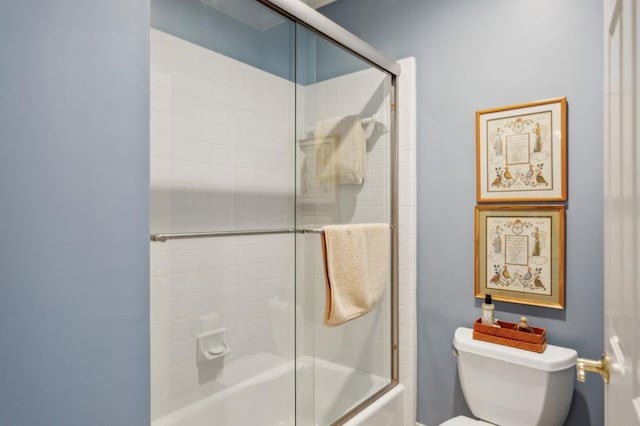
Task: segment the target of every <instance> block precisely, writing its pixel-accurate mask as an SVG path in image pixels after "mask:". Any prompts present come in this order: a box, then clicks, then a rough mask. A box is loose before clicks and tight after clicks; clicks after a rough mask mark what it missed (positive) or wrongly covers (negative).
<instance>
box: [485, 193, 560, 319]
mask: <svg viewBox="0 0 640 426" xmlns="http://www.w3.org/2000/svg"><path fill="white" fill-rule="evenodd" d="M564 211H565V210H564V206H561V205H555V206H522V205H510V206H493V205H484V206H476V224H475V230H476V238H475V255H476V256H475V259H476V264H475V296H476V297H478V298H482V297H484V295H485V293H490V294H491V296H492V298H493V299H494V300H501V301H504V302H513V303H522V304H526V305H535V306H546V307H550V308H557V309H564V220H565V214H564Z"/></svg>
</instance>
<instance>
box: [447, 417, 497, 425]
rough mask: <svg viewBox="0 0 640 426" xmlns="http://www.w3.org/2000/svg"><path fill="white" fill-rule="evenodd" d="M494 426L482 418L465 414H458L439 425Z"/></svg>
mask: <svg viewBox="0 0 640 426" xmlns="http://www.w3.org/2000/svg"><path fill="white" fill-rule="evenodd" d="M484 425H487V426H494V425H493V424H491V423H487V422H483V421H482V420H476V419H470V418H469V417H466V416H458V417H454V418H452V419H449V420H447V421H446V422H444V423H441V424H440V426H484Z"/></svg>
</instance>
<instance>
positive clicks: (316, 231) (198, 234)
mask: <svg viewBox="0 0 640 426" xmlns="http://www.w3.org/2000/svg"><path fill="white" fill-rule="evenodd" d="M322 232H324V231H322V229H313V228H309V229H293V228H283V229H250V230H242V231H212V232H183V233H179V234H151V237H150V240H151V241H156V242H160V243H164V242H165V241H167V240H181V239H185V238H214V237H238V236H248V235H269V234H293V233H298V234H322Z"/></svg>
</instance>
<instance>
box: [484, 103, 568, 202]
mask: <svg viewBox="0 0 640 426" xmlns="http://www.w3.org/2000/svg"><path fill="white" fill-rule="evenodd" d="M476 194H477V195H476V198H477V200H478V202H495V203H505V202H532V201H535V202H537V201H566V200H567V99H566V98H564V97H562V98H554V99H547V100H543V101H536V102H529V103H525V104H518V105H510V106H504V107H499V108H490V109H484V110H479V111H476Z"/></svg>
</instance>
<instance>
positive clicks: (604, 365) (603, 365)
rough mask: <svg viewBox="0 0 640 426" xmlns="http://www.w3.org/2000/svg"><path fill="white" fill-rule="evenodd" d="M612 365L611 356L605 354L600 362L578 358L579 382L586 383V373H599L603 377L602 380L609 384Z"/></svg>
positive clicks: (577, 372) (577, 373)
mask: <svg viewBox="0 0 640 426" xmlns="http://www.w3.org/2000/svg"><path fill="white" fill-rule="evenodd" d="M610 366H611V363H610V362H609V356H608V355H607V354H606V353H604V354H602V358H600V359H599V360H597V361H596V360H593V359H587V358H578V359H577V360H576V375H577V379H578V381H579V382H582V383H584V382H586V381H587V378H586V377H585V372H587V371H589V372H592V373H599V374H600V375H601V376H602V380H604V382H605V383H609V368H610Z"/></svg>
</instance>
